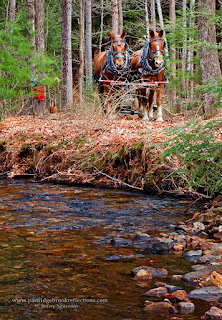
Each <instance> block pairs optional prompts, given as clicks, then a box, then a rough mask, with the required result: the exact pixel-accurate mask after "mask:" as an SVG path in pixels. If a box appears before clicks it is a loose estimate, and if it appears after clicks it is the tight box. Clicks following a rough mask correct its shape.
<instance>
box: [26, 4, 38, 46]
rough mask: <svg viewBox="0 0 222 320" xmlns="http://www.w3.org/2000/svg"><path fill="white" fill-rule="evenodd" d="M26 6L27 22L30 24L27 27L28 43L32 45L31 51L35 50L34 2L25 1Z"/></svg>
mask: <svg viewBox="0 0 222 320" xmlns="http://www.w3.org/2000/svg"><path fill="white" fill-rule="evenodd" d="M27 6H28V20H29V22H30V27H29V41H30V42H31V43H32V49H33V50H35V49H36V48H35V34H34V31H35V6H34V0H28V1H27Z"/></svg>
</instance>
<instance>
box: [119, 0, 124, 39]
mask: <svg viewBox="0 0 222 320" xmlns="http://www.w3.org/2000/svg"><path fill="white" fill-rule="evenodd" d="M118 22H119V23H118V24H119V30H118V33H119V34H122V32H123V7H122V0H118Z"/></svg>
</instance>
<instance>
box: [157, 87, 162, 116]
mask: <svg viewBox="0 0 222 320" xmlns="http://www.w3.org/2000/svg"><path fill="white" fill-rule="evenodd" d="M162 96H163V84H160V85H159V87H158V89H157V93H156V104H157V118H156V121H163V117H162V108H163V100H162Z"/></svg>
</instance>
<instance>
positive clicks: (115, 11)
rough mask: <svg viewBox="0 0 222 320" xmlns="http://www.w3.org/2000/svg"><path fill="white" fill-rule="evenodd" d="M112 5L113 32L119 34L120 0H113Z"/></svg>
mask: <svg viewBox="0 0 222 320" xmlns="http://www.w3.org/2000/svg"><path fill="white" fill-rule="evenodd" d="M111 6H112V33H113V34H118V31H119V11H118V0H111Z"/></svg>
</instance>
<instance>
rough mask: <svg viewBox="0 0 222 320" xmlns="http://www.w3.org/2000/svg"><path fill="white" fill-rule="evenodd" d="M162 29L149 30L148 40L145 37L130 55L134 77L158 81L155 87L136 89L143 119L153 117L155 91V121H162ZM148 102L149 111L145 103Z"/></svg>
mask: <svg viewBox="0 0 222 320" xmlns="http://www.w3.org/2000/svg"><path fill="white" fill-rule="evenodd" d="M165 45H166V43H165V40H164V38H163V30H161V31H160V32H159V33H155V32H154V31H153V30H151V31H150V40H149V42H148V41H147V39H146V42H145V45H144V47H143V48H142V49H141V50H139V51H136V52H134V53H133V54H132V55H131V70H132V73H135V74H136V79H139V80H141V81H142V82H153V81H157V82H160V83H159V84H158V85H157V87H151V88H150V89H149V88H147V87H141V88H139V89H138V92H137V93H138V100H139V111H138V115H139V116H140V117H141V118H142V120H143V121H148V120H149V118H150V119H152V118H153V102H154V95H155V92H156V103H157V118H156V121H163V117H162V95H163V86H164V84H163V83H161V82H164V69H165V65H164V61H163V54H164V48H165ZM148 102H149V112H148V110H147V104H148Z"/></svg>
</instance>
